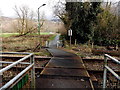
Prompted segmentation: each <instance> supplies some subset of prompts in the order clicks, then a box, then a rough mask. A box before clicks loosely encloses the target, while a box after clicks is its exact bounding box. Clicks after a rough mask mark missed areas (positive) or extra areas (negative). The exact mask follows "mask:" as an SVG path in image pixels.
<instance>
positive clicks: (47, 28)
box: [0, 16, 64, 33]
mask: <svg viewBox="0 0 120 90" xmlns="http://www.w3.org/2000/svg"><path fill="white" fill-rule="evenodd" d="M40 21H41V20H40ZM33 22H34V23H35V24H36V26H37V21H36V20H35V21H33ZM0 24H1V30H2V32H3V33H5V32H6V33H13V32H15V33H16V30H15V28H14V26H15V25H16V24H17V19H16V18H9V17H4V16H2V17H0ZM63 27H64V25H63V23H61V22H60V20H57V19H56V20H55V19H54V20H51V21H50V20H45V21H44V24H43V26H42V28H41V32H58V31H59V30H60V29H63ZM36 31H37V30H36Z"/></svg>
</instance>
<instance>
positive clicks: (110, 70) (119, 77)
mask: <svg viewBox="0 0 120 90" xmlns="http://www.w3.org/2000/svg"><path fill="white" fill-rule="evenodd" d="M105 68H106V69H107V70H108V71H109V72H111V73H112V74H113V75H114V76H115V77H116V78H117V79H118V80H120V76H119V75H118V74H117V73H115V72H114V71H113V70H112V69H111V68H110V67H108V66H106V65H105Z"/></svg>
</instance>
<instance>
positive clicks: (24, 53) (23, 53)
mask: <svg viewBox="0 0 120 90" xmlns="http://www.w3.org/2000/svg"><path fill="white" fill-rule="evenodd" d="M0 54H20V55H21V54H22V55H29V54H31V53H26V52H0Z"/></svg>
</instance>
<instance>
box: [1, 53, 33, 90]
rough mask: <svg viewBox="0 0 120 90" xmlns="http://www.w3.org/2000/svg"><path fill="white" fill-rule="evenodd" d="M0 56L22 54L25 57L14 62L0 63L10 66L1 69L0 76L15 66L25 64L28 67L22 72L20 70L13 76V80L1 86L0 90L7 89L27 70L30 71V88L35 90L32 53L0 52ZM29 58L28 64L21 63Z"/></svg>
mask: <svg viewBox="0 0 120 90" xmlns="http://www.w3.org/2000/svg"><path fill="white" fill-rule="evenodd" d="M0 54H20V55H21V54H23V55H27V56H24V57H23V58H21V59H19V60H18V61H16V62H6V61H0V63H1V64H2V63H9V64H10V65H8V66H6V67H4V68H3V69H0V74H2V73H3V72H5V71H7V70H9V69H10V68H12V67H13V66H15V65H17V64H26V65H28V66H27V67H26V68H25V69H24V70H22V71H21V72H20V73H19V74H18V75H17V76H15V77H14V78H13V79H11V80H10V81H9V82H7V83H6V84H5V85H4V86H2V87H1V88H0V90H3V89H7V88H9V87H10V86H11V85H12V84H13V83H15V82H16V80H18V79H19V78H20V77H21V76H22V75H24V74H25V73H26V72H27V71H28V70H31V77H32V82H31V87H32V88H35V69H34V54H33V53H21V52H20V53H19V52H10V53H9V52H0ZM28 58H30V63H28V62H22V61H24V60H26V59H28Z"/></svg>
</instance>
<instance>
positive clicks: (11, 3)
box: [0, 0, 120, 19]
mask: <svg viewBox="0 0 120 90" xmlns="http://www.w3.org/2000/svg"><path fill="white" fill-rule="evenodd" d="M58 1H59V0H0V11H1V12H2V16H6V17H17V15H16V14H15V11H14V9H13V8H14V7H15V5H16V6H18V7H20V6H24V5H26V6H28V7H29V8H30V9H31V10H33V11H34V12H37V9H38V7H39V6H41V5H42V4H46V5H45V6H44V7H41V8H40V13H43V12H44V14H45V17H46V19H52V18H53V6H54V5H55V4H56V3H57V2H58ZM111 1H114V2H117V1H120V0H111Z"/></svg>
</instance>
